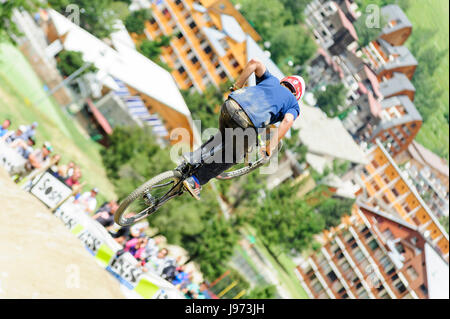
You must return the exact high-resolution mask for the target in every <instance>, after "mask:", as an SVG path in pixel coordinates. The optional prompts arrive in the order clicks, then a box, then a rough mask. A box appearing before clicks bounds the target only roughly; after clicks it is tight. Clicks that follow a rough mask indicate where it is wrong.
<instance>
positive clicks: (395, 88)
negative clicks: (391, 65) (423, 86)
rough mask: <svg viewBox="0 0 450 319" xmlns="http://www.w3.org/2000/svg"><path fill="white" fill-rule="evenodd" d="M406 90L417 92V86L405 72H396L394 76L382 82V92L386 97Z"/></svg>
mask: <svg viewBox="0 0 450 319" xmlns="http://www.w3.org/2000/svg"><path fill="white" fill-rule="evenodd" d="M405 90H406V91H412V92H415V91H416V88H415V87H414V85H413V84H412V83H411V81H410V80H409V79H408V77H407V76H406V75H404V74H403V73H399V72H394V74H393V77H392V78H390V79H389V80H387V81H383V82H381V83H380V92H381V94H382V95H383V96H385V97H389V96H392V95H394V94H396V93H399V92H402V91H405Z"/></svg>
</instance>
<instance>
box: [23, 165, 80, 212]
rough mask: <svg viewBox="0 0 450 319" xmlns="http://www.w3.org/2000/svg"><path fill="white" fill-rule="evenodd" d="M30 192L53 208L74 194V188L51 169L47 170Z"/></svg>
mask: <svg viewBox="0 0 450 319" xmlns="http://www.w3.org/2000/svg"><path fill="white" fill-rule="evenodd" d="M30 193H31V194H33V195H34V196H36V197H37V198H38V199H39V200H41V202H43V203H44V204H45V205H47V207H48V208H50V209H52V208H55V207H56V206H57V205H58V204H59V203H61V202H62V201H63V200H64V199H66V198H67V197H69V196H70V194H72V189H71V188H70V187H69V186H67V185H66V184H64V182H63V181H61V180H59V179H58V178H57V177H55V176H53V175H52V174H51V173H49V171H46V172H44V174H42V176H41V177H40V178H39V180H38V181H37V182H36V183H35V184H34V185H33V187H32V188H31V189H30Z"/></svg>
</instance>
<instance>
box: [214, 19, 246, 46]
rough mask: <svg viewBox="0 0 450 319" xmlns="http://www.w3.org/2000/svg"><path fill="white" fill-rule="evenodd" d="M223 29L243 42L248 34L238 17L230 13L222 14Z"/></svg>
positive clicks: (231, 36)
mask: <svg viewBox="0 0 450 319" xmlns="http://www.w3.org/2000/svg"><path fill="white" fill-rule="evenodd" d="M220 21H221V22H222V29H223V31H224V32H225V33H226V34H227V35H228V36H229V37H230V38H232V39H233V40H234V41H236V42H238V43H241V42H244V41H245V38H246V34H245V32H244V31H243V30H242V28H241V26H240V25H239V23H238V22H237V21H236V19H235V18H234V17H232V16H230V15H228V14H222V15H220Z"/></svg>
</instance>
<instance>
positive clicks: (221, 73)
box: [219, 71, 227, 79]
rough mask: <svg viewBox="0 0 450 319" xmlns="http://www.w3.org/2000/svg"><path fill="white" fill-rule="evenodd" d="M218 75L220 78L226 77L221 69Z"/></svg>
mask: <svg viewBox="0 0 450 319" xmlns="http://www.w3.org/2000/svg"><path fill="white" fill-rule="evenodd" d="M219 76H220V78H221V79H225V78H226V77H227V74H226V73H225V72H224V71H222V72H220V74H219Z"/></svg>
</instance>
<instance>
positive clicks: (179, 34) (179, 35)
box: [175, 31, 183, 39]
mask: <svg viewBox="0 0 450 319" xmlns="http://www.w3.org/2000/svg"><path fill="white" fill-rule="evenodd" d="M175 36H176V37H177V39H181V38H182V37H183V33H181V31H178V33H177V34H176V35H175Z"/></svg>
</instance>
